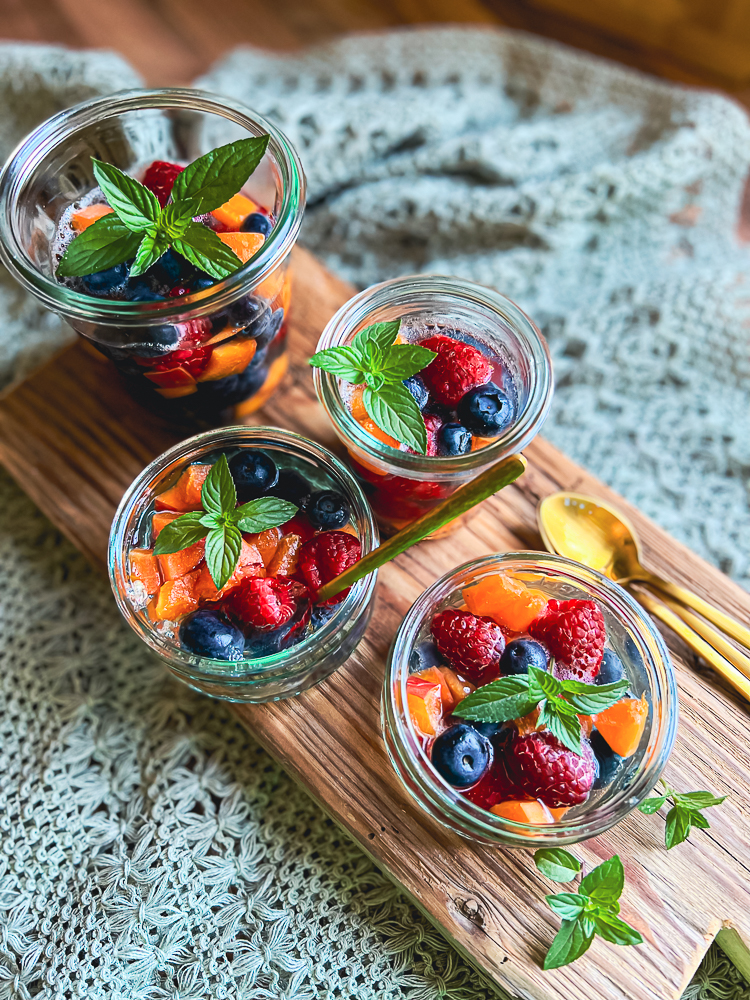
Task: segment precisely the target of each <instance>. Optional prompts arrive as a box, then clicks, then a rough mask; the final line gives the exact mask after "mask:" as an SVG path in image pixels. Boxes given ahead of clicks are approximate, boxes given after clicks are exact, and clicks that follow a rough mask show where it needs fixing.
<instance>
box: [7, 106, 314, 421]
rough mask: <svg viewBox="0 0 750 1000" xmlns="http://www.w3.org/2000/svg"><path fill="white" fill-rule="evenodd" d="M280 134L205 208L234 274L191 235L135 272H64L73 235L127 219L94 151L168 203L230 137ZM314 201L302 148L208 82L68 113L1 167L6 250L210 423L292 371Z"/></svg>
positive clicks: (137, 367)
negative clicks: (297, 249) (193, 169)
mask: <svg viewBox="0 0 750 1000" xmlns="http://www.w3.org/2000/svg"><path fill="white" fill-rule="evenodd" d="M266 135H267V136H268V137H269V138H268V145H267V147H266V149H265V152H264V153H263V156H262V159H261V160H260V162H259V163H258V164H257V166H256V167H255V169H252V172H250V167H249V168H248V174H249V176H248V177H247V178H245V180H244V181H243V180H239V181H238V185H241V186H239V187H238V189H237V193H236V194H234V195H233V196H231V197H230V198H228V200H227V201H226V202H225V203H222V204H220V205H217V206H215V210H213V211H211V212H204V213H202V214H199V215H198V216H196V217H195V219H194V220H193V221H194V223H195V225H196V226H198V227H201V226H202V227H205V229H206V230H211V231H212V232H211V234H210V237H209V238H213V239H216V237H217V236H218V238H219V239H221V241H222V242H223V243H224V252H225V253H226V251H227V248H230V249H231V251H232V252H233V254H236V256H237V258H239V261H241V262H243V266H240V267H239V268H238V269H237V270H235V271H234V272H233V273H231V274H229V276H228V277H225V278H223V279H222V278H218V277H216V276H215V275H214V276H212V275H211V274H209V273H208V272H207V271H206V270H205V269H203V268H202V267H199V266H197V265H196V264H195V263H194V262H193V263H191V262H189V261H188V260H187V259H186V258H185V257H184V256H182V255H181V254H180V253H178V252H177V251H176V250H175V248H174V246H175V245H176V244H174V245H172V244H170V245H169V248H168V249H166V251H165V252H164V253H163V255H162V256H161V257H160V258H159V259H158V260H156V261H155V262H154V263H153V264H152V265H151V266H149V267H148V268H147V270H146V271H145V273H141V274H138V273H137V269H136V273H134V274H131V271H132V270H133V259H132V258H129V259H128V260H127V261H123V262H122V263H117V264H116V265H115V266H111V267H105V268H104V269H103V270H102V269H99V266H100V261H99V260H98V261H96V262H95V266H96V270H92V273H90V274H82V275H80V276H77V277H69V276H65V277H63V276H62V275H61V273H60V261H61V259H62V256H63V254H64V252H65V251H66V250H67V248H68V247H70V246H76V244H77V241H78V240H79V239H80V238H81V237H82V236H84V235H86V230H88V229H89V227H91V226H93V225H94V224H97V223H102V222H104V223H109V222H112V220H113V219H114V218H115V216H114V215H113V214H112V208H111V206H110V205H109V203H108V197H109V196H108V195H105V194H104V193H103V191H102V189H101V187H100V186H99V183H98V181H97V177H96V176H95V174H94V170H95V162H94V161H99V162H100V163H101V164H104V165H105V166H112V167H115V168H118V170H119V171H122V172H123V173H124V174H125V175H127V177H132V178H135V180H136V181H139V182H141V183H142V184H143V185H145V187H147V188H148V191H147V192H146V194H147V195H148V192H149V191H150V192H151V193H152V195H154V196H155V199H152V198H149V202H150V204H146V205H145V209H146V211H147V212H148V211H156V212H158V210H159V209H160V208H162V209H163V208H164V207H165V206H167V204H168V203H169V202H170V197H171V195H172V188H173V185H174V183H175V180H176V178H178V177H179V175H180V174H181V173H182V172H183V168H185V167H187V166H188V165H190V164H191V163H193V162H195V161H196V160H197V159H199V158H200V157H202V156H204V155H205V154H207V153H209V152H211V151H212V150H214V149H216V148H217V147H219V145H220V144H225V143H227V139H230V140H231V141H232V142H233V143H234V142H238V141H241V140H243V139H252V138H255V139H258V138H262V137H264V136H266ZM251 166H252V165H251ZM228 169H229V168H227V167H226V166H225V167H223V168H222V169H219V168H218V167H217V173H218V175H219V176H221V175H222V173H223V175H224V177H226V176H227V170H228ZM118 176H119V175H118ZM193 186H194V187H196V188H197V187H199V185H198V184H194V185H193ZM171 200H172V201H174V198H172V199H171ZM304 200H305V179H304V174H303V171H302V166H301V164H300V161H299V157H298V155H297V153H296V151H295V149H294V147H293V146H292V145H291V143H290V142H289V141H288V139H287V138H286V137H285V136H284V135H283V134H282V133H281V132H280V131H279V130H278V129H277V128H276V127H275V126H273V125H271V124H270V123H269V122H267V121H265V120H264V119H263V118H261V117H259V116H258V115H257V114H255V113H254V112H253V111H251V110H250V109H249V108H247V107H245V106H244V105H242V104H240V103H239V102H236V101H233V100H231V99H230V98H224V97H218V96H215V95H211V94H208V93H203V92H201V91H195V90H186V89H170V90H153V91H148V90H142V91H132V92H124V93H120V94H115V95H113V96H111V97H104V98H97V99H95V100H91V101H86V102H84V103H83V104H79V105H77V106H75V107H73V108H70V109H68V110H66V111H63V112H61V113H59V114H57V115H55V116H54V117H53V118H50V119H49V120H48V121H46V122H44V123H43V124H42V125H40V126H39V127H38V128H37V129H36V130H35V131H34V132H32V133H31V134H30V135H29V136H28V137H27V138H26V139H25V140H24V141H23V142H22V143H21V144H20V145H19V146H18V148H17V149H16V151H15V152H14V153H13V154H11V156H10V158H9V159H8V161H7V163H6V165H5V167H4V169H3V173H2V177H0V255H1V256H2V260H3V262H4V263H5V264H6V266H7V267H8V269H9V270H10V272H11V273H12V274H13V275H14V277H15V278H16V279H17V280H18V281H19V282H20V283H21V284H22V285H23V286H24V287H25V288H26V289H27V290H28V291H30V292H31V293H32V294H33V295H35V296H36V297H37V299H39V300H40V302H42V303H43V304H44V305H45V306H46V307H47V308H49V309H51V310H53V311H54V312H57V313H59V314H61V315H62V316H63V317H64V318H65V319H66V320H67V321H68V323H69V324H70V325H71V326H72V327H73V329H74V330H76V331H77V332H78V333H79V334H81V336H83V337H84V338H85V339H86V340H87V341H88V342H89V343H90V344H91V345H93V347H95V348H96V349H97V350H98V351H99V352H100V354H101V355H104V356H105V357H106V358H109V359H110V360H111V361H112V362H114V364H115V366H116V367H117V369H118V371H119V372H120V374H121V376H122V377H123V379H124V380H125V382H126V384H127V386H128V388H129V390H130V391H131V393H132V394H133V395H135V396H136V397H137V398H139V399H140V400H141V401H142V402H144V403H146V404H147V405H150V406H151V407H155V408H157V409H159V410H161V411H164V412H166V413H168V414H172V415H173V416H174V417H176V418H177V419H182V420H184V421H186V422H189V423H193V424H195V423H197V424H199V425H209V426H210V425H215V424H217V423H221V422H225V421H226V420H231V419H233V418H240V417H242V416H244V415H245V414H246V413H248V412H251V411H252V410H254V409H257V408H258V407H259V406H261V405H262V404H263V403H264V402H265V401H266V399H267V398H268V397H269V395H270V394H271V392H272V391H273V389H274V388H275V387H276V386H277V385H278V384H279V382H280V380H281V378H282V377H283V375H284V372H285V371H286V366H287V356H286V333H287V322H286V319H287V313H288V309H289V302H290V282H289V276H288V257H289V251H290V250H291V248H292V246H293V245H294V243H295V241H296V238H297V234H298V231H299V227H300V224H301V221H302V214H303V210H304ZM208 203H210V204H213V202H210V197H209V202H208ZM117 211H118V213H119V214H118V216H117V218H118V219H119V218H127V217H126V216H125V215H122V213H121V211H120V209H119V208H118V210H117ZM189 215H190V213H189V212H188V213H187V216H188V217H189ZM107 217H108V218H107ZM129 223H130V224H133V222H132V218H129ZM214 234H215V235H214ZM89 235H90V234H89ZM199 235H200V231H199ZM125 236H126V237H127V238H128V239H132V238H133V237H132V236H131V235H130V234H129V233H128V232H125ZM165 240H166V237H165ZM80 245H81V244H79V246H80ZM108 252H109V251H108ZM230 256H231V255H230ZM239 261H238V263H239ZM108 377H110V375H109V373H108V372H107V369H106V368H105V367H104V366H103V367H102V378H108Z"/></svg>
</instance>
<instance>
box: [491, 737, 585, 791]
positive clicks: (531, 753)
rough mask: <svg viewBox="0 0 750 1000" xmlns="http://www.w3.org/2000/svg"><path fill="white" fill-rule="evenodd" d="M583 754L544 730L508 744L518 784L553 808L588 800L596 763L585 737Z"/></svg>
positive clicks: (512, 774)
mask: <svg viewBox="0 0 750 1000" xmlns="http://www.w3.org/2000/svg"><path fill="white" fill-rule="evenodd" d="M582 752H583V755H582V756H581V757H579V756H578V754H575V753H573V751H572V750H568V748H567V747H565V746H563V744H562V743H561V742H560V741H559V740H558V739H557V737H556V736H553V735H552V733H550V732H546V731H542V732H535V733H528V734H527V735H526V736H521V735H520V734H518V735H517V736H515V737H514V738H513V742H512V743H511V744H510V746H509V747H508V750H507V753H506V761H507V764H508V770H509V772H510V774H511V776H512V777H513V778H515V780H516V782H517V784H518V787H519V788H520V789H521V791H523V792H524V793H525V794H526V795H529V796H530V797H531V798H532V799H541V800H542V802H544V804H545V805H548V806H549V807H550V808H551V809H557V808H558V807H560V806H578V805H580V804H581V803H582V802H585V801H586V799H587V798H588V796H589V792H590V791H591V787H592V785H593V784H594V778H595V776H596V765H595V763H594V753H593V750H592V749H591V746H590V744H589V743H587V742H586V741H585V740H583V741H582Z"/></svg>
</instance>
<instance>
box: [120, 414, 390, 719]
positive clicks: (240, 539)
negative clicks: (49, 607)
mask: <svg viewBox="0 0 750 1000" xmlns="http://www.w3.org/2000/svg"><path fill="white" fill-rule="evenodd" d="M232 536H233V537H234V542H233V541H232ZM377 544H378V536H377V528H376V527H375V523H374V521H373V518H372V514H371V512H370V508H369V506H368V504H367V502H366V500H365V498H364V496H363V494H362V491H361V489H360V488H359V485H358V484H357V482H356V480H355V479H354V478H353V476H352V475H351V474H350V473H349V471H348V469H347V468H346V467H345V466H344V465H343V464H342V463H341V462H340V461H339V460H338V459H337V458H336V457H335V456H334V455H331V454H330V452H328V451H326V450H325V449H324V448H322V447H320V446H319V445H317V444H315V443H314V442H312V441H309V440H307V439H306V438H303V437H300V436H299V435H297V434H293V433H291V432H289V431H283V430H280V429H278V428H269V427H252V428H250V427H232V428H227V429H222V430H216V431H209V432H206V433H204V434H199V435H197V436H195V437H193V438H190V439H188V440H187V441H184V442H182V443H181V444H179V445H177V446H176V447H174V448H172V449H171V450H170V451H167V452H165V453H164V454H163V455H161V456H159V457H158V458H157V459H155V460H154V461H153V462H152V463H151V464H150V465H149V466H148V467H147V468H146V469H145V470H144V471H143V472H142V473H141V475H140V476H138V478H137V479H136V480H135V481H134V482H133V484H132V485H131V486H130V488H129V489H128V491H127V493H126V494H125V496H124V497H123V499H122V502H121V504H120V507H119V509H118V511H117V514H116V515H115V519H114V522H113V525H112V531H111V535H110V542H109V573H110V581H111V584H112V589H113V591H114V594H115V598H116V600H117V604H118V606H119V608H120V611H121V612H122V614H123V616H124V617H125V619H126V621H127V622H128V624H129V625H130V626H131V628H133V630H134V631H135V632H136V633H137V634H138V635H139V636H140V637H141V638H142V639H143V640H144V641H145V642H146V643H147V644H148V645H149V646H150V647H151V649H153V650H154V651H155V652H156V653H158V655H159V656H160V657H161V658H162V659H163V660H164V661H165V662H166V663H167V665H168V667H169V669H170V670H171V671H172V673H174V674H175V675H176V676H177V677H179V678H180V679H181V680H183V681H185V682H186V683H187V684H189V685H190V686H191V687H194V688H196V689H198V690H200V691H203V692H205V693H206V694H210V695H212V696H214V697H218V698H224V699H227V700H230V701H249V702H260V701H269V700H276V699H279V698H286V697H289V696H290V695H295V694H298V693H299V692H300V691H304V690H305V689H307V688H309V687H311V686H312V685H314V684H317V683H318V682H319V681H321V680H322V679H323V678H325V677H327V676H328V675H329V674H330V673H332V672H333V671H334V670H336V669H337V668H338V667H339V666H340V665H341V664H342V663H343V662H344V661H345V660H346V659H347V658H348V657H349V655H350V654H351V653H352V652H353V650H354V649H355V647H356V646H357V644H358V643H359V641H360V639H361V638H362V635H363V634H364V631H365V628H366V627H367V623H368V621H369V618H370V614H371V610H372V600H373V593H374V590H375V583H376V577H377V574H376V573H371V574H370V575H369V576H367V577H365V578H364V579H362V580H360V581H358V582H357V583H356V584H354V586H353V587H351V589H350V590H349V591H345V592H344V593H343V594H342V595H338V596H336V597H335V598H332V599H331V600H330V601H328V602H326V603H325V604H323V603H320V602H318V601H317V600H316V590H317V588H319V587H320V586H322V585H323V584H324V583H326V582H328V581H329V580H331V579H333V577H334V576H336V575H338V574H339V573H340V572H342V571H343V570H344V569H346V568H348V567H349V566H351V565H353V564H354V563H355V562H357V560H358V559H359V558H360V556H361V555H364V554H366V553H367V552H369V551H370V550H371V549H373V548H375V547H376V546H377ZM223 560H228V562H224V561H223ZM217 574H218V578H217Z"/></svg>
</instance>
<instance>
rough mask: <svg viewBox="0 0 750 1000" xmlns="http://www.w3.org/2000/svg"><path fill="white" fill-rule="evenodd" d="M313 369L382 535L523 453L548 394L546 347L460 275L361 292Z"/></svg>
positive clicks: (522, 320)
mask: <svg viewBox="0 0 750 1000" xmlns="http://www.w3.org/2000/svg"><path fill="white" fill-rule="evenodd" d="M310 363H311V365H312V366H313V368H314V375H313V377H314V381H315V389H316V392H317V394H318V397H319V399H320V400H321V402H322V403H323V405H324V407H325V409H326V411H327V413H328V415H329V417H330V418H331V421H332V423H333V426H334V429H335V431H336V434H337V436H338V437H339V439H340V440H341V442H342V443H343V445H344V447H345V448H346V450H347V454H348V459H349V463H350V465H351V468H352V470H353V471H354V473H355V475H356V476H357V477H358V478H359V480H360V482H361V483H362V487H363V489H364V490H365V493H366V494H367V498H368V500H369V501H370V503H371V505H372V507H373V510H374V511H375V514H376V516H377V518H378V522H379V524H380V526H381V528H382V529H383V530H384V531H385V532H386V533H392V532H394V531H398V530H400V529H401V528H403V527H405V526H406V525H407V524H410V523H411V522H412V521H415V520H417V519H418V518H419V517H421V516H423V515H424V514H425V513H426V512H428V511H429V510H430V509H431V508H433V507H434V506H435V505H436V504H438V503H440V502H441V501H442V500H444V499H445V498H446V497H448V496H449V495H450V494H451V493H452V492H453V491H454V490H456V489H457V488H458V487H459V486H461V485H463V484H464V483H466V482H467V481H468V480H470V479H473V478H474V477H475V476H477V475H478V474H479V473H481V472H483V471H484V470H485V469H487V468H488V467H489V466H491V465H493V464H495V463H496V462H497V461H499V460H500V459H502V458H505V457H506V456H508V455H511V454H513V453H514V452H518V451H520V450H521V449H522V448H524V447H525V446H526V445H527V444H528V443H529V442H530V441H531V440H532V438H533V437H534V436H535V435H536V433H537V432H538V430H539V428H540V427H541V425H542V423H543V421H544V418H545V417H546V415H547V411H548V409H549V405H550V401H551V397H552V369H551V364H550V358H549V352H548V350H547V345H546V344H545V342H544V338H543V337H542V335H541V334H540V333H539V331H538V330H537V328H536V327H535V326H534V324H533V323H532V322H531V320H530V319H529V318H528V317H527V316H526V315H525V314H524V313H523V312H521V310H520V309H519V308H518V307H517V306H515V305H514V304H513V303H512V302H511V301H510V300H509V299H506V298H505V297H504V296H503V295H500V294H498V293H497V292H495V291H493V290H492V289H489V288H484V287H482V286H480V285H475V284H473V283H472V282H468V281H463V280H460V279H458V278H444V277H440V276H436V275H430V276H424V277H422V276H418V275H417V276H411V277H406V278H398V279H396V280H394V281H387V282H385V283H383V284H381V285H375V286H373V287H372V288H369V289H367V290H365V291H364V292H362V293H360V294H359V295H356V296H355V297H354V298H352V299H351V300H350V301H349V302H347V303H346V304H345V305H344V306H343V307H342V308H341V309H340V310H339V312H338V313H337V314H336V315H335V316H334V317H333V319H332V320H331V321H330V323H329V324H328V326H327V327H326V329H325V330H324V332H323V335H322V337H321V338H320V341H319V343H318V350H317V353H316V354H315V355H314V356H313V358H311V360H310ZM456 527H457V523H456V522H453V524H451V525H448V526H447V527H446V528H444V529H442V530H441V532H440V534H444V533H447V532H449V531H451V530H454V529H455V528H456Z"/></svg>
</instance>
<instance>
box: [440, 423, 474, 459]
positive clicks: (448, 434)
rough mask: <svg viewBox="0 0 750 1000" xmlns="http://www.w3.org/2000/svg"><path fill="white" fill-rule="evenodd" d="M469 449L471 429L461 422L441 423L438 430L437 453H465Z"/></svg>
mask: <svg viewBox="0 0 750 1000" xmlns="http://www.w3.org/2000/svg"><path fill="white" fill-rule="evenodd" d="M467 451H471V431H467V430H466V428H465V427H462V426H461V424H443V426H442V427H441V428H440V430H439V431H438V454H440V455H465V454H466V452H467Z"/></svg>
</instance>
